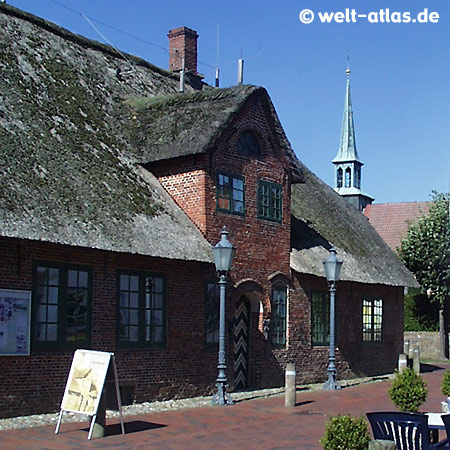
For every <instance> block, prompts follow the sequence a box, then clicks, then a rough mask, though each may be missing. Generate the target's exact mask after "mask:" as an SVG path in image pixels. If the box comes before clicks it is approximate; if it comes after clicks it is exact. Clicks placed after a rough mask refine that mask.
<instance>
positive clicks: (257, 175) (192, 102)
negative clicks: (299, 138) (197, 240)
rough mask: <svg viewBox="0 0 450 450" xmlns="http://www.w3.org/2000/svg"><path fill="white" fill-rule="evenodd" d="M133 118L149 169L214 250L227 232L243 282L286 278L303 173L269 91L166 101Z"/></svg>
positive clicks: (249, 89) (245, 89) (247, 89)
mask: <svg viewBox="0 0 450 450" xmlns="http://www.w3.org/2000/svg"><path fill="white" fill-rule="evenodd" d="M136 117H137V119H136V121H137V122H138V123H136V124H135V129H136V139H137V140H138V141H139V146H140V148H141V150H142V152H143V153H142V155H141V156H140V158H142V162H143V163H144V164H145V167H146V168H148V169H149V170H150V171H151V172H152V173H154V174H155V175H156V176H157V177H158V179H159V181H160V182H161V184H162V185H163V186H164V188H165V189H166V190H167V191H168V192H169V193H170V195H171V196H172V198H173V199H174V200H175V201H176V203H177V204H178V205H179V206H180V207H181V208H182V209H183V210H184V211H185V212H186V214H187V215H188V216H189V217H190V219H191V220H192V221H193V222H194V223H195V224H196V226H197V227H198V228H199V230H200V231H201V232H202V233H203V234H204V236H205V237H206V238H207V239H208V241H209V242H210V243H211V244H213V243H215V241H216V240H217V238H218V236H219V233H220V230H221V228H222V227H223V226H224V225H227V226H228V229H229V230H230V232H231V234H232V238H233V241H234V243H235V245H236V246H238V248H239V252H238V253H237V260H236V264H235V265H234V266H235V267H239V279H241V278H248V277H250V278H252V279H255V278H260V276H259V275H258V274H255V272H258V273H260V272H261V269H262V267H263V266H267V271H269V272H270V271H271V272H275V271H277V270H278V271H280V270H281V271H282V272H283V273H285V274H286V276H287V275H288V273H289V251H290V216H291V212H290V190H291V184H292V183H293V182H294V183H295V182H298V181H300V180H301V173H300V172H299V170H298V167H297V166H296V163H295V161H296V160H295V156H294V154H293V152H292V150H291V148H290V146H289V143H288V141H287V140H286V138H285V136H284V133H283V132H282V128H281V125H280V123H279V120H278V118H277V116H276V112H275V110H274V107H273V105H272V103H271V101H270V98H269V96H268V94H267V92H266V91H265V89H263V88H258V87H254V86H248V85H244V86H236V87H233V88H229V89H210V90H207V91H204V92H202V93H194V94H180V95H173V96H167V97H165V98H161V99H158V100H154V101H151V100H149V104H148V105H147V106H145V105H144V107H143V108H142V109H141V110H140V111H137V113H136ZM280 255H283V256H280ZM280 258H283V259H284V261H283V262H282V263H281V261H280ZM280 263H281V265H280ZM255 267H257V269H256V270H255ZM271 272H270V273H271ZM266 277H267V275H266Z"/></svg>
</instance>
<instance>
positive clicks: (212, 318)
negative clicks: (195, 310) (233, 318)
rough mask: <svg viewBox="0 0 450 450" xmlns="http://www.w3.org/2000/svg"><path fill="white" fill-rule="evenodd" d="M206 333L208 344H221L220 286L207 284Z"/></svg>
mask: <svg viewBox="0 0 450 450" xmlns="http://www.w3.org/2000/svg"><path fill="white" fill-rule="evenodd" d="M205 328H206V329H205V333H206V343H207V344H217V343H218V342H219V285H218V284H217V283H207V284H206V304H205Z"/></svg>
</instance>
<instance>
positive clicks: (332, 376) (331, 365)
mask: <svg viewBox="0 0 450 450" xmlns="http://www.w3.org/2000/svg"><path fill="white" fill-rule="evenodd" d="M342 263H343V261H341V260H339V259H337V256H336V249H335V248H334V246H332V247H331V249H330V256H328V258H327V259H326V260H325V261H324V262H323V267H324V269H325V276H326V277H327V281H328V285H329V287H330V356H329V358H328V380H327V381H326V382H325V384H324V385H323V389H324V390H325V391H334V390H337V389H340V388H341V386H339V383H338V382H337V381H336V354H335V351H336V344H335V331H334V328H335V296H336V283H337V281H338V280H339V275H340V273H341V268H342Z"/></svg>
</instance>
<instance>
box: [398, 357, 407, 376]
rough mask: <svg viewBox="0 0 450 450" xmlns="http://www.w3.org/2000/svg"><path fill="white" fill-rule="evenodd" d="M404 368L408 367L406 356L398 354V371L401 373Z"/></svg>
mask: <svg viewBox="0 0 450 450" xmlns="http://www.w3.org/2000/svg"><path fill="white" fill-rule="evenodd" d="M406 367H408V356H407V355H406V353H400V354H399V355H398V371H399V372H402V371H403V369H405V368H406Z"/></svg>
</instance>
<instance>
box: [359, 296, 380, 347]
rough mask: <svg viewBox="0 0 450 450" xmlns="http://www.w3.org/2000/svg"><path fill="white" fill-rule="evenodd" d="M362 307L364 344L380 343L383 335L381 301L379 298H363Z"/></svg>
mask: <svg viewBox="0 0 450 450" xmlns="http://www.w3.org/2000/svg"><path fill="white" fill-rule="evenodd" d="M362 305H363V314H362V317H363V331H362V333H363V334H362V338H363V341H365V342H380V341H382V338H383V335H382V332H383V300H382V299H381V298H364V299H363V301H362Z"/></svg>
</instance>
